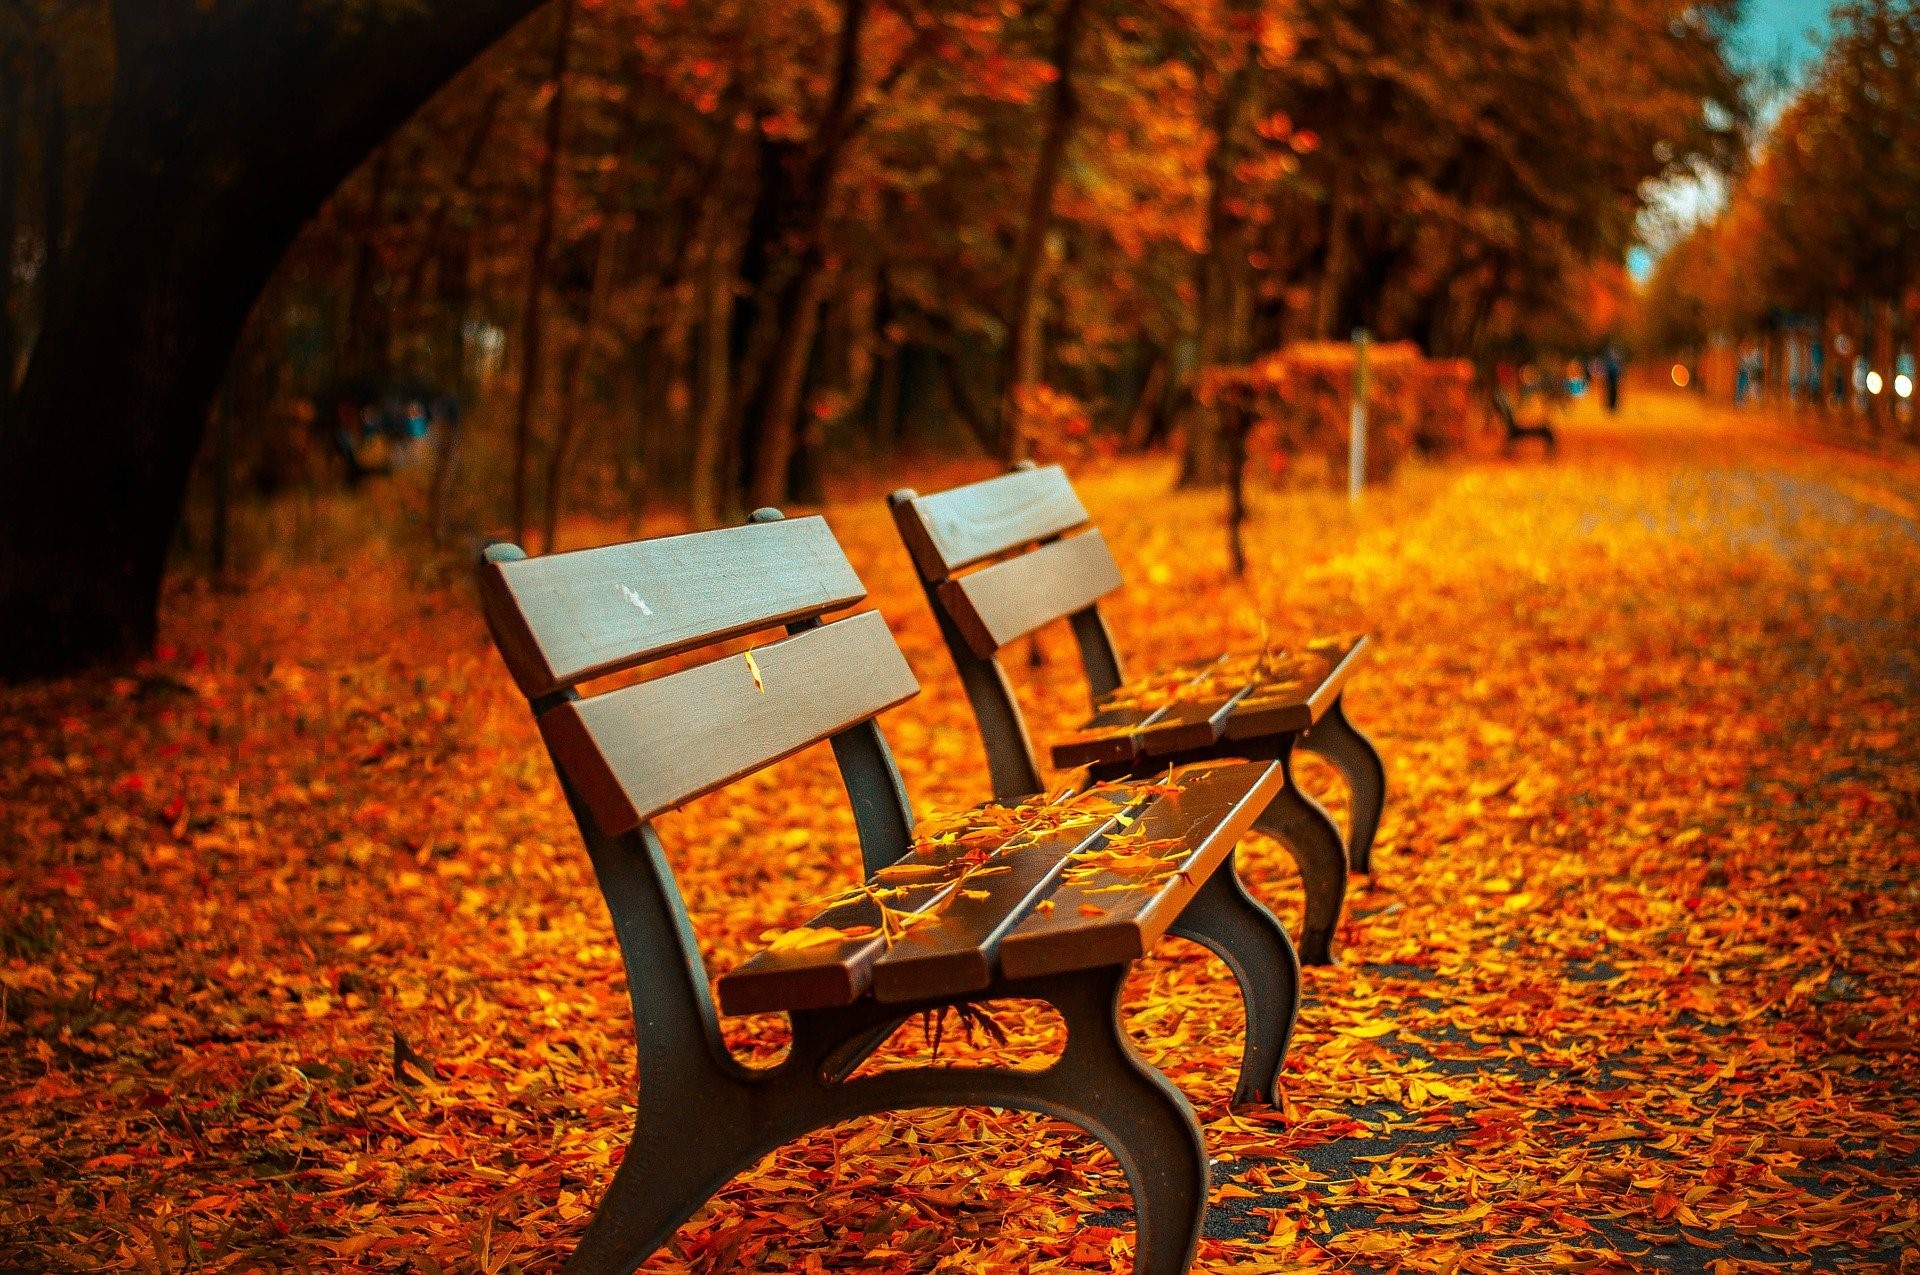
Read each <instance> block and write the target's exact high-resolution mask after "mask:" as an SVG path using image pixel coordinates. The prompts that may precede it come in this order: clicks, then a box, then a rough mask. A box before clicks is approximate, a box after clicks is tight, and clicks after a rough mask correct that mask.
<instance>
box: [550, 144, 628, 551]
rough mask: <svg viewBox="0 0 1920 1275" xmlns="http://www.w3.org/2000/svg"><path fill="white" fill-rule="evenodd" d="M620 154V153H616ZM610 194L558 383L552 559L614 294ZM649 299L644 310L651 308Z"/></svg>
mask: <svg viewBox="0 0 1920 1275" xmlns="http://www.w3.org/2000/svg"><path fill="white" fill-rule="evenodd" d="M620 153H621V154H624V153H625V151H624V149H623V150H622V151H621V152H620ZM621 172H622V169H621V167H620V166H618V165H616V166H615V168H614V170H613V177H612V178H611V179H609V181H608V183H607V184H608V188H609V192H611V190H612V188H613V187H614V185H615V183H616V181H617V179H618V177H619V175H620V173H621ZM612 205H613V199H612V197H611V193H609V197H608V198H607V199H606V200H605V201H604V202H603V205H602V211H601V216H602V217H603V220H602V221H601V223H600V241H599V243H598V244H596V245H595V246H594V250H593V254H594V255H593V289H592V291H591V292H590V293H589V294H588V296H587V314H586V318H585V319H584V320H583V321H582V322H581V324H580V339H579V341H577V342H576V343H575V344H574V347H573V351H572V353H571V354H569V355H568V357H567V369H566V372H565V374H564V375H563V376H562V377H561V381H560V416H559V419H558V421H556V422H555V425H554V440H553V452H552V454H551V455H550V456H548V457H547V504H546V508H545V509H544V510H543V511H542V515H543V517H542V522H541V533H542V534H541V537H540V546H541V548H540V552H541V553H552V552H553V546H554V538H555V534H556V533H557V531H558V530H559V526H560V514H561V508H562V506H563V505H564V504H565V501H566V487H567V462H568V457H569V456H570V454H571V453H572V451H573V435H574V424H575V422H576V421H578V420H579V417H580V391H581V390H582V389H583V388H584V387H585V385H586V380H587V366H588V363H589V362H590V361H591V359H592V358H593V345H594V341H595V340H596V339H597V338H598V337H599V335H600V321H601V319H602V318H603V317H604V316H605V314H606V310H607V296H608V294H609V293H611V292H612V291H613V267H614V259H615V256H616V242H617V240H618V239H619V236H620V219H619V217H618V216H617V215H616V214H615V213H614V211H613V207H612ZM651 305H652V300H651V298H649V299H648V300H647V301H646V302H645V303H643V306H642V308H643V309H644V308H650V307H651Z"/></svg>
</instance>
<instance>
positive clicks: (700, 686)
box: [540, 611, 920, 836]
mask: <svg viewBox="0 0 1920 1275" xmlns="http://www.w3.org/2000/svg"><path fill="white" fill-rule="evenodd" d="M756 669H757V670H758V673H759V678H758V681H756V679H755V676H754V674H755V671H756ZM919 689H920V686H919V683H918V682H916V681H915V680H914V677H913V672H912V670H911V669H909V668H908V667H907V661H906V659H905V657H904V656H902V655H901V654H900V648H899V647H898V646H897V645H895V644H894V640H893V635H892V633H890V632H889V631H888V629H887V622H886V620H885V619H883V618H882V617H881V615H880V614H879V612H877V611H868V612H865V613H863V614H860V615H856V616H852V617H850V618H848V619H845V620H840V621H838V622H836V623H833V624H828V625H823V626H821V627H820V628H817V629H810V630H807V631H805V632H801V633H798V634H795V635H794V636H792V637H789V638H785V639H782V640H781V641H778V642H771V643H768V644H767V645H765V646H761V647H756V648H754V650H753V651H752V652H751V653H750V657H749V655H744V654H743V655H734V656H729V657H727V658H725V659H720V660H715V661H714V662H712V663H710V664H702V665H700V666H698V667H696V668H690V669H686V670H683V671H681V672H678V673H671V674H668V675H667V676H665V677H661V678H656V679H655V680H653V681H650V682H641V683H638V684H637V685H633V686H626V687H622V688H620V689H619V690H615V691H609V692H607V693H606V694H604V695H597V696H595V697H594V698H592V699H587V700H578V701H573V702H569V703H563V704H560V705H558V706H557V707H555V708H553V709H550V710H549V711H548V712H546V713H545V714H543V715H542V716H541V718H540V733H541V734H542V735H543V736H544V737H545V738H546V741H547V746H548V747H549V748H551V749H552V750H553V754H554V756H555V757H556V758H557V759H558V760H559V762H560V764H561V765H562V766H563V767H565V769H566V772H567V775H568V776H569V778H571V779H572V780H573V782H574V785H575V786H576V787H577V788H578V789H579V792H580V795H581V797H582V799H583V800H584V801H585V802H586V804H587V807H588V809H590V810H591V811H592V812H593V817H594V821H595V822H596V823H597V824H599V826H600V830H601V831H602V832H604V833H606V834H607V835H608V836H618V835H619V834H620V833H623V832H626V831H628V830H629V829H631V828H634V827H636V826H637V825H638V824H640V823H641V822H642V821H643V820H646V819H651V818H652V817H653V816H655V815H657V814H659V813H660V812H661V811H663V810H668V809H671V808H672V807H674V806H677V805H680V804H681V803H682V802H685V801H688V800H690V799H692V798H694V797H697V796H699V795H700V794H702V793H705V792H711V791H712V790H713V789H715V788H719V787H721V786H722V785H724V784H727V783H731V782H732V781H733V780H735V779H739V778H741V777H742V776H744V775H748V774H751V773H752V772H754V771H756V770H759V769H761V768H762V767H764V766H767V765H770V764H772V763H773V762H776V761H779V760H780V759H781V758H783V757H788V756H791V755H792V754H794V753H797V752H799V751H800V750H801V749H803V748H805V747H807V746H808V745H809V744H813V743H816V742H818V741H820V740H822V739H825V738H827V737H828V736H830V735H832V734H834V733H835V732H837V731H840V730H844V729H845V728H847V727H848V726H852V725H855V724H856V723H859V722H862V721H865V720H866V719H868V718H869V717H872V716H874V715H875V714H877V713H880V712H882V711H884V710H886V709H889V708H892V707H894V706H895V705H896V704H900V703H903V702H905V701H906V700H908V699H911V698H912V697H913V696H914V695H915V694H916V693H917V692H918V691H919Z"/></svg>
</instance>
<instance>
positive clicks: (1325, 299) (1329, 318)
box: [1313, 165, 1352, 341]
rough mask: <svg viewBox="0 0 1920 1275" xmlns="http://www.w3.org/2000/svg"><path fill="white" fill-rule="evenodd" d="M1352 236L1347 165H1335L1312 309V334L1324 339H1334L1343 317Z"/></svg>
mask: <svg viewBox="0 0 1920 1275" xmlns="http://www.w3.org/2000/svg"><path fill="white" fill-rule="evenodd" d="M1351 238H1352V236H1351V234H1350V232H1349V227H1348V225H1347V177H1346V169H1345V168H1344V167H1342V166H1339V165H1336V166H1335V168H1334V175H1333V189H1332V191H1331V192H1329V194H1328V197H1327V257H1326V264H1325V265H1324V266H1323V267H1322V268H1321V271H1320V294H1319V297H1318V299H1317V300H1316V302H1315V304H1314V312H1313V334H1314V336H1316V337H1317V338H1319V339H1320V340H1322V341H1331V340H1333V339H1334V324H1336V323H1338V322H1339V320H1340V293H1341V290H1342V289H1344V288H1345V287H1346V285H1347V274H1348V271H1349V270H1350V269H1351V267H1350V266H1349V264H1348V261H1347V258H1348V255H1349V249H1350V247H1351V243H1350V241H1351Z"/></svg>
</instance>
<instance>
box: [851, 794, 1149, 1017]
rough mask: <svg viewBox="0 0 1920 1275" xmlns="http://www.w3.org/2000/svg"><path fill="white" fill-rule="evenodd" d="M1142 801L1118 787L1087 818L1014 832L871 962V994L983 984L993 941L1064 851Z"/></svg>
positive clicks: (1113, 827)
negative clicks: (934, 911) (1099, 811)
mask: <svg viewBox="0 0 1920 1275" xmlns="http://www.w3.org/2000/svg"><path fill="white" fill-rule="evenodd" d="M1141 800H1142V799H1140V798H1135V799H1133V800H1131V801H1129V800H1128V799H1127V797H1126V792H1125V790H1121V792H1120V793H1119V794H1117V795H1116V799H1115V800H1114V801H1113V803H1112V808H1111V811H1110V812H1109V813H1106V814H1104V815H1095V816H1094V817H1093V818H1091V820H1090V821H1089V822H1088V823H1086V824H1083V825H1079V826H1075V827H1067V828H1061V829H1057V830H1055V831H1054V832H1051V833H1048V834H1046V835H1043V836H1039V837H1036V838H1034V839H1032V840H1026V839H1024V838H1021V837H1014V838H1013V839H1012V841H1011V842H1009V843H1008V844H1006V845H1004V846H1002V847H1001V848H1000V849H999V850H997V851H995V852H994V853H993V854H992V855H991V856H989V857H988V859H987V861H986V863H985V864H983V865H982V866H981V870H980V871H979V872H977V873H975V874H973V875H971V876H969V878H968V879H967V880H966V881H964V882H962V883H961V885H962V887H963V888H962V889H961V890H960V891H959V892H958V894H957V896H956V897H955V898H953V899H952V900H951V901H949V902H946V903H945V904H944V905H943V907H942V909H941V912H940V915H939V916H938V917H937V918H935V919H932V920H928V921H924V922H921V923H920V924H918V925H915V926H914V927H913V928H912V929H909V930H908V931H907V932H906V933H905V934H903V935H901V936H900V937H899V938H898V939H896V940H895V941H894V944H893V946H892V947H891V948H889V949H888V950H887V951H886V953H885V954H883V955H882V956H881V957H880V959H879V960H878V961H877V962H875V964H874V968H873V994H874V996H875V997H876V998H877V999H879V1000H883V1001H889V1002H900V1001H912V1000H919V999H921V998H923V997H930V996H951V995H958V994H959V993H961V992H974V991H979V990H980V989H981V988H983V987H986V986H987V985H988V984H989V983H991V982H992V981H993V963H994V956H995V953H996V952H997V951H998V949H999V947H1000V941H1001V940H1002V939H1003V938H1005V937H1006V936H1007V934H1009V933H1010V932H1011V931H1012V930H1013V928H1014V927H1015V926H1017V925H1019V924H1020V922H1021V921H1022V920H1024V919H1025V918H1026V916H1027V914H1028V913H1029V912H1031V911H1032V910H1033V908H1034V906H1035V905H1036V904H1038V903H1039V901H1040V900H1041V899H1044V898H1045V897H1047V896H1048V895H1049V894H1051V893H1053V889H1054V887H1055V886H1056V885H1057V884H1058V883H1059V880H1060V873H1061V871H1062V869H1064V868H1065V867H1066V865H1067V862H1068V856H1070V855H1072V854H1074V853H1076V852H1078V851H1081V850H1084V849H1087V848H1088V847H1091V846H1095V845H1098V844H1099V843H1100V842H1101V841H1103V840H1105V838H1106V836H1107V835H1108V834H1109V833H1112V832H1115V831H1117V830H1118V829H1119V824H1118V822H1117V820H1116V819H1115V817H1114V816H1116V815H1122V814H1125V815H1128V816H1131V815H1135V814H1137V813H1138V812H1139V807H1140V805H1141ZM970 896H971V897H970Z"/></svg>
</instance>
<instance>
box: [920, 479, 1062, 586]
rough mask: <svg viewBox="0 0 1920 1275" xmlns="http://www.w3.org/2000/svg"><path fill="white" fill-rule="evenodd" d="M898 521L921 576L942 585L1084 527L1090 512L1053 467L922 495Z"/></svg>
mask: <svg viewBox="0 0 1920 1275" xmlns="http://www.w3.org/2000/svg"><path fill="white" fill-rule="evenodd" d="M898 521H899V524H900V535H901V538H902V539H904V540H905V541H906V542H907V550H908V552H910V553H911V554H912V555H913V561H914V565H915V566H917V567H918V568H919V569H920V576H921V578H922V579H924V580H930V581H939V580H945V579H946V578H947V577H948V576H950V575H952V574H953V573H954V572H956V571H958V570H960V569H961V568H963V567H968V566H971V565H972V564H974V563H976V562H981V561H984V560H985V559H987V558H991V557H993V556H994V555H995V554H998V553H1005V552H1006V551H1007V550H1009V549H1016V548H1018V547H1020V546H1021V545H1028V544H1034V543H1036V542H1038V541H1041V540H1048V539H1051V538H1052V537H1054V536H1057V535H1060V534H1061V533H1063V532H1067V531H1071V530H1073V529H1074V528H1075V527H1079V526H1084V525H1085V524H1086V522H1087V510H1086V506H1084V505H1082V504H1081V503H1080V497H1079V496H1077V495H1075V494H1074V490H1073V484H1072V483H1071V482H1069V481H1068V480H1067V475H1066V472H1065V471H1064V470H1062V469H1061V468H1060V467H1059V466H1058V465H1049V466H1047V467H1046V468H1044V469H1027V470H1020V471H1017V472H1015V473H1011V474H1004V475H1002V476H1001V477H998V478H989V479H987V480H986V481H984V482H977V483H969V484H967V485H966V486H965V487H955V488H954V489H953V490H952V491H943V492H940V493H939V494H937V495H933V496H917V497H915V498H914V499H913V500H911V501H908V502H907V503H906V504H905V505H904V506H903V507H902V509H901V511H900V514H899V515H898Z"/></svg>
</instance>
